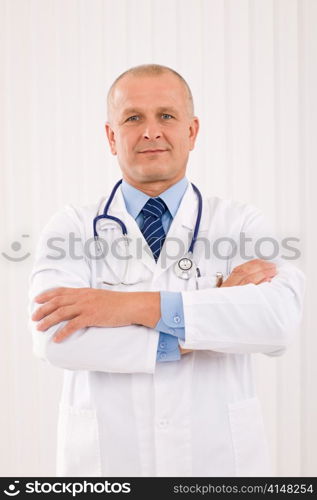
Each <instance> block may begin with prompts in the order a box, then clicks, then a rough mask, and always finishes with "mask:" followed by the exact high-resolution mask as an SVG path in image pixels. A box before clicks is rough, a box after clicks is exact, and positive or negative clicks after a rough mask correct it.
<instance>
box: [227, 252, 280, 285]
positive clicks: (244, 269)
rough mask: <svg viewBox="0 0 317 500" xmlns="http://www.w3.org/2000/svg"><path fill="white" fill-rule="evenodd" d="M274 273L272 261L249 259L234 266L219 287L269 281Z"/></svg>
mask: <svg viewBox="0 0 317 500" xmlns="http://www.w3.org/2000/svg"><path fill="white" fill-rule="evenodd" d="M276 274H277V270H276V265H275V264H274V263H273V262H268V261H267V260H262V259H254V260H250V261H249V262H245V263H244V264H241V265H240V266H237V267H235V268H234V269H233V271H232V273H231V274H230V276H229V277H228V278H227V279H226V281H224V282H223V283H222V285H221V288H223V287H226V286H242V285H248V284H249V283H253V284H254V285H259V284H260V283H264V282H266V281H271V279H272V278H274V276H276Z"/></svg>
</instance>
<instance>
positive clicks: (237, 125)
mask: <svg viewBox="0 0 317 500" xmlns="http://www.w3.org/2000/svg"><path fill="white" fill-rule="evenodd" d="M316 26H317V2H316V1H315V0H0V162H1V187H0V189H1V191H0V224H1V236H0V252H2V253H1V255H0V269H1V282H0V287H1V290H0V299H1V300H0V308H1V309H0V313H1V327H0V332H1V336H0V384H1V399H2V402H1V412H0V442H1V459H0V474H1V475H2V476H4V475H13V476H14V475H22V476H47V475H55V449H56V422H57V406H58V400H59V396H60V390H61V384H62V371H61V370H59V369H57V368H54V367H52V366H50V365H47V364H45V363H44V362H42V361H40V360H38V359H37V358H35V357H34V356H33V354H32V347H31V335H30V333H29V332H28V329H27V293H28V277H29V274H30V271H31V268H32V263H33V256H34V250H35V245H36V243H37V240H38V237H39V234H40V231H41V229H42V228H43V226H44V224H45V223H46V222H47V220H48V218H49V217H50V216H51V215H52V214H53V213H54V212H55V211H56V210H58V209H59V208H61V207H62V206H64V205H66V204H68V203H74V204H80V205H82V204H86V203H90V202H92V201H94V200H96V199H98V197H100V196H101V195H103V194H104V193H106V192H108V191H109V189H110V187H111V186H112V185H113V183H114V182H115V181H116V180H117V179H118V178H119V177H120V171H119V168H118V166H117V163H116V159H115V158H114V157H112V156H111V155H110V153H109V152H108V148H107V144H106V141H105V133H104V123H105V117H106V111H105V101H106V92H107V90H108V88H109V86H110V84H111V83H112V81H113V80H114V79H115V78H116V77H117V76H118V75H119V74H120V73H121V72H122V71H124V70H125V69H127V68H129V67H131V66H134V65H137V64H143V63H149V62H155V63H160V64H165V65H168V66H171V67H172V68H174V69H176V70H177V71H179V72H180V73H181V74H182V75H183V76H184V77H185V79H187V81H188V83H189V84H190V86H191V88H192V92H193V95H194V100H195V105H196V114H197V115H198V116H199V117H200V119H201V130H200V134H199V137H198V140H197V145H196V149H195V151H194V152H193V153H192V155H191V159H190V166H189V170H188V177H189V178H190V179H191V180H192V181H193V182H196V183H197V184H198V185H199V186H200V187H201V188H202V190H203V192H204V194H205V195H218V196H221V197H226V198H233V199H236V200H241V201H244V202H248V203H253V204H254V205H256V206H258V207H259V208H260V209H262V211H263V212H264V213H265V214H266V215H267V216H268V218H269V219H270V220H271V221H272V222H273V223H274V224H275V226H276V227H277V229H278V230H279V231H281V232H282V233H283V234H284V235H288V236H294V237H298V238H300V241H301V243H300V248H301V258H300V259H299V260H298V261H297V262H296V265H298V266H299V267H300V268H301V269H302V270H303V271H304V272H305V273H306V275H307V278H308V279H307V293H306V305H305V312H304V318H303V323H302V326H301V328H300V330H299V332H298V336H297V339H296V341H295V343H294V344H293V345H292V346H291V348H290V349H289V350H288V352H287V353H286V354H285V355H284V356H282V357H280V358H268V357H265V356H261V355H255V356H254V364H255V369H256V374H257V385H258V391H259V396H260V399H261V402H262V406H263V411H264V418H265V424H266V428H267V433H268V437H269V441H270V447H271V456H272V460H273V464H274V475H276V476H281V475H286V476H308V475H316V472H317V454H316V449H317V431H316V421H317V398H316V383H317V363H316V357H317V332H316V326H317V324H316V323H317V321H316V288H315V287H316V282H317V271H316V265H315V259H314V258H315V255H316V251H317V244H316V225H315V222H316V220H315V219H316V215H317V214H316V208H317V200H316V170H317V169H316V161H317V141H316V125H317V123H316V122H317V113H316V111H317V93H316V88H317V63H316V54H317V34H316ZM28 252H29V253H30V256H29V257H25V256H26V255H27V253H28ZM8 256H9V257H10V258H11V259H12V258H19V257H21V258H22V257H25V259H23V260H21V261H19V262H14V261H12V260H9V258H8Z"/></svg>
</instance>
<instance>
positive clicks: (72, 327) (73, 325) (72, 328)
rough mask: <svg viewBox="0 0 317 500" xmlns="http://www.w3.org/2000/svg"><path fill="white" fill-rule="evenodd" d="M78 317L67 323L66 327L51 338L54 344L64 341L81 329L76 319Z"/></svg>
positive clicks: (79, 322)
mask: <svg viewBox="0 0 317 500" xmlns="http://www.w3.org/2000/svg"><path fill="white" fill-rule="evenodd" d="M78 318H79V316H78V317H77V318H75V319H73V320H72V321H69V322H68V323H67V325H65V326H64V327H63V328H62V329H61V330H60V331H59V332H58V333H57V334H56V335H55V336H54V338H53V340H54V342H62V340H64V339H66V338H67V337H69V336H70V335H72V334H73V333H75V332H77V330H80V329H81V328H83V325H82V324H81V321H80V320H79V319H78Z"/></svg>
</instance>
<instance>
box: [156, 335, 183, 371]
mask: <svg viewBox="0 0 317 500" xmlns="http://www.w3.org/2000/svg"><path fill="white" fill-rule="evenodd" d="M180 358H181V354H180V350H179V345H178V338H177V337H173V336H172V335H169V334H167V333H163V332H160V337H159V342H158V346H157V353H156V361H157V362H159V363H160V362H164V361H179V360H180Z"/></svg>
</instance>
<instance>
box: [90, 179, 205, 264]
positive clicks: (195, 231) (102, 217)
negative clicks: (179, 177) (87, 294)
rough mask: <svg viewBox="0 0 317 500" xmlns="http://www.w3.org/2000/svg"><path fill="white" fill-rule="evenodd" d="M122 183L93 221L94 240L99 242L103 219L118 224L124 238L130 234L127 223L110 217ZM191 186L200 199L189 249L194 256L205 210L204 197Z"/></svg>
mask: <svg viewBox="0 0 317 500" xmlns="http://www.w3.org/2000/svg"><path fill="white" fill-rule="evenodd" d="M121 183H122V179H120V180H119V181H118V182H117V183H116V184H115V185H114V187H113V189H112V191H111V194H110V196H109V199H108V201H107V203H106V205H105V208H104V210H103V213H102V214H100V215H97V216H96V217H95V218H94V220H93V231H94V238H95V240H98V232H97V223H98V221H99V220H101V219H107V220H113V221H114V222H117V224H119V225H120V227H121V230H122V234H123V236H127V234H128V230H127V227H126V225H125V223H124V222H123V221H122V220H121V219H119V218H118V217H114V216H113V215H108V211H109V208H110V205H111V203H112V200H113V198H114V195H115V194H116V191H117V189H118V188H119V186H120V184H121ZM191 185H192V187H193V189H194V191H195V193H196V195H197V198H198V210H197V217H196V223H195V228H194V233H193V237H192V240H191V243H190V246H189V249H188V253H189V254H191V255H192V254H193V253H194V246H195V243H196V240H197V236H198V231H199V226H200V221H201V214H202V208H203V201H202V196H201V193H200V191H199V189H198V188H197V187H196V186H195V185H194V184H193V183H191Z"/></svg>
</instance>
